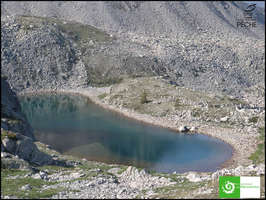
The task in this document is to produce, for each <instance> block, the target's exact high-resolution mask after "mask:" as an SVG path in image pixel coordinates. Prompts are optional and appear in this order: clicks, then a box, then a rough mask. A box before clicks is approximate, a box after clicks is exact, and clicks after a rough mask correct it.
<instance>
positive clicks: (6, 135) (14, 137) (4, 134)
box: [1, 130, 17, 140]
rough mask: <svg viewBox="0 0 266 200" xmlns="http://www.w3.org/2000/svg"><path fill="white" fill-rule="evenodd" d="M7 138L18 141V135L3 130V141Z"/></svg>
mask: <svg viewBox="0 0 266 200" xmlns="http://www.w3.org/2000/svg"><path fill="white" fill-rule="evenodd" d="M5 137H8V138H9V139H11V140H17V137H16V134H15V133H13V132H11V131H6V130H2V131H1V140H3V139H4V138H5Z"/></svg>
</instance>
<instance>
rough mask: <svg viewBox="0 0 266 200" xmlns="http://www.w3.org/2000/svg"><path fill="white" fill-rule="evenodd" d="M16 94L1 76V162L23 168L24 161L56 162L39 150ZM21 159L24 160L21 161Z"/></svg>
mask: <svg viewBox="0 0 266 200" xmlns="http://www.w3.org/2000/svg"><path fill="white" fill-rule="evenodd" d="M34 140H35V138H34V135H33V131H32V128H31V126H30V125H29V124H28V122H27V120H26V118H25V116H24V114H23V113H22V112H21V107H20V104H19V101H18V99H17V96H16V94H15V93H14V92H13V91H12V90H11V88H10V86H9V84H8V83H7V81H6V80H5V78H4V77H1V163H2V167H4V168H9V167H10V168H23V167H24V166H27V164H25V162H24V161H27V162H29V163H30V164H35V165H44V164H50V165H51V164H56V162H55V161H54V160H53V159H52V157H51V156H50V155H48V154H45V153H43V152H41V151H39V150H38V148H37V146H36V145H35V143H34ZM20 159H22V160H24V161H21V160H20Z"/></svg>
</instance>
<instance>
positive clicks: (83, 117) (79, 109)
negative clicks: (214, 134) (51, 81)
mask: <svg viewBox="0 0 266 200" xmlns="http://www.w3.org/2000/svg"><path fill="white" fill-rule="evenodd" d="M20 100H21V106H22V110H23V112H24V113H25V114H26V116H27V118H28V120H29V122H30V123H31V125H32V127H33V128H34V130H35V135H36V138H37V139H38V140H40V141H41V142H43V143H46V144H49V145H51V146H52V147H53V148H54V149H56V150H58V151H59V152H61V153H64V154H70V155H75V156H79V157H81V158H87V159H90V160H97V161H103V162H107V163H120V164H128V165H134V166H137V167H145V168H148V169H152V170H156V171H159V172H173V171H176V172H185V171H190V170H193V171H214V170H216V169H217V168H218V167H219V165H221V164H222V163H223V162H224V161H226V160H228V159H229V158H230V157H231V156H232V148H231V146H230V145H228V144H226V143H224V142H222V141H221V140H218V139H215V138H211V137H208V136H205V135H201V134H196V135H185V134H177V133H175V132H174V131H171V130H168V129H164V128H159V127H155V126H151V125H147V124H142V123H140V122H137V121H135V120H131V119H127V118H125V117H122V116H120V115H119V114H117V113H114V112H111V111H108V110H105V109H103V108H101V107H99V106H97V105H95V104H93V103H91V102H90V100H88V99H87V98H85V97H81V96H76V95H62V94H42V95H38V96H24V97H20Z"/></svg>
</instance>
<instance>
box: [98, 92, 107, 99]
mask: <svg viewBox="0 0 266 200" xmlns="http://www.w3.org/2000/svg"><path fill="white" fill-rule="evenodd" d="M106 96H107V94H106V93H103V94H100V95H98V98H99V99H104V98H105V97H106Z"/></svg>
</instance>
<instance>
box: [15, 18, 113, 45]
mask: <svg viewBox="0 0 266 200" xmlns="http://www.w3.org/2000/svg"><path fill="white" fill-rule="evenodd" d="M64 21H65V20H64ZM64 21H63V20H59V19H57V18H53V17H37V16H27V15H22V16H20V17H19V18H18V23H19V24H21V25H22V27H23V29H24V30H26V31H30V30H33V29H37V28H40V27H41V26H44V25H45V24H46V25H53V26H54V25H55V26H57V27H58V28H59V29H60V30H61V31H62V32H64V33H66V34H68V35H69V36H71V37H72V39H74V40H75V41H76V42H77V43H79V44H81V43H82V42H89V41H90V40H93V41H97V42H107V41H111V40H113V38H112V37H110V36H109V35H108V34H107V33H106V32H104V31H101V30H99V29H97V28H95V27H93V26H90V25H85V24H81V23H79V22H75V21H65V22H64Z"/></svg>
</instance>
